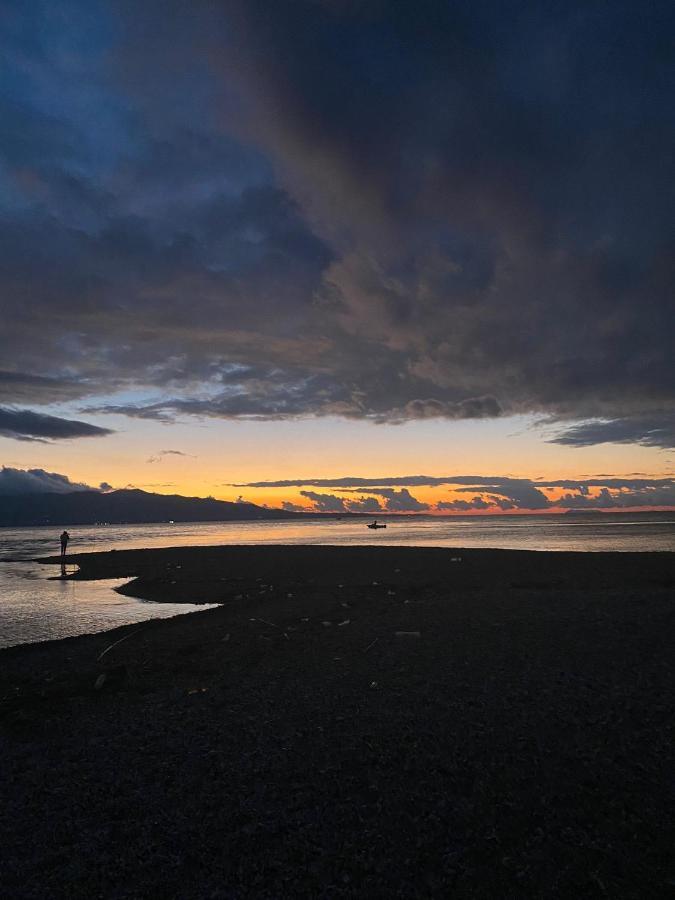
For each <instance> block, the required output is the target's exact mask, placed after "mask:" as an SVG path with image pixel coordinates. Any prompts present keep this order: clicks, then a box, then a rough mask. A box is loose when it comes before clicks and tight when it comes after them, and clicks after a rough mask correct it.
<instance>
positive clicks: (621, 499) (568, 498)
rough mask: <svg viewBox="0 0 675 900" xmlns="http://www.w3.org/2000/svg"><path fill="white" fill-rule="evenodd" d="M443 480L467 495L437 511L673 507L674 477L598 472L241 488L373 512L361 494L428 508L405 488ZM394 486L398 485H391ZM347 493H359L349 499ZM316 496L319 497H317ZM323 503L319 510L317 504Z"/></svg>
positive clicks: (397, 505) (398, 507)
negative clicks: (291, 493) (291, 491)
mask: <svg viewBox="0 0 675 900" xmlns="http://www.w3.org/2000/svg"><path fill="white" fill-rule="evenodd" d="M442 485H447V486H448V487H450V488H452V490H453V492H454V493H455V494H471V495H472V496H471V499H464V498H463V497H461V498H460V497H456V496H455V497H453V498H452V499H450V500H441V501H439V502H438V503H437V504H436V506H435V509H437V510H439V511H455V512H461V511H469V510H486V509H490V508H492V509H500V510H502V511H509V510H537V511H541V510H546V509H558V508H561V507H562V508H563V509H623V508H626V509H629V508H634V507H641V506H675V478H670V477H669V478H638V477H625V478H610V477H606V476H599V477H594V478H586V479H577V480H574V479H568V478H559V479H550V480H543V479H542V480H539V481H533V480H531V479H528V478H508V477H504V476H486V475H449V476H428V475H408V476H405V475H401V476H398V477H395V478H387V477H382V478H361V477H348V476H345V477H342V478H318V479H311V478H308V479H305V480H303V479H297V480H284V481H269V482H264V481H263V482H251V483H250V484H247V485H238V486H240V487H251V488H261V487H262V488H266V487H303V486H305V487H307V486H312V487H319V488H321V487H324V488H326V487H331V488H333V489H337V490H338V491H339V492H340V493H341V494H346V495H347V496H346V497H340V496H337V495H334V494H320V493H316V492H314V491H308V490H303V491H300V493H301V494H302V495H303V496H306V497H308V498H309V499H311V500H312V501H313V502H317V503H319V504H320V505H319V506H318V507H317V508H320V509H322V511H331V512H336V511H343V510H344V509H349V510H352V511H354V512H357V511H364V512H377V511H379V510H381V507H379V504H378V506H374V505H370V506H366V505H364V500H365V499H366V498H364V496H363V495H364V494H365V495H371V496H372V497H373V498H375V497H382V498H384V500H385V506H384V509H386V510H387V511H388V512H423V511H425V510H429V509H430V507H429V505H428V504H426V503H423V502H421V501H419V500H417V498H415V497H414V496H413V495H411V494H410V491H409V490H408V488H409V487H438V486H442ZM395 487H399V488H400V489H399V490H396V489H395ZM350 494H360V495H361V497H360V499H359V500H358V501H357V500H352V499H351V498H350V497H349V495H350ZM317 498H322V499H321V500H320V501H319V500H318V499H317ZM324 502H325V503H327V504H328V506H327V507H326V508H325V509H324V508H323V506H322V505H321V504H323V503H324Z"/></svg>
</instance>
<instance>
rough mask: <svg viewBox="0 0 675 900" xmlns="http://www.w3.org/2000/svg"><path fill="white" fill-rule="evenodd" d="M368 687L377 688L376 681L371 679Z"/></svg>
mask: <svg viewBox="0 0 675 900" xmlns="http://www.w3.org/2000/svg"><path fill="white" fill-rule="evenodd" d="M368 687H370V688H371V689H372V690H375V689H376V688H377V682H376V681H371V682H370V684H369V685H368Z"/></svg>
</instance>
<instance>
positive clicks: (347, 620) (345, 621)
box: [338, 619, 351, 627]
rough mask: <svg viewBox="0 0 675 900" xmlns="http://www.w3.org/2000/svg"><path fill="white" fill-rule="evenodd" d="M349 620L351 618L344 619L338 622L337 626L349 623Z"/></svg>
mask: <svg viewBox="0 0 675 900" xmlns="http://www.w3.org/2000/svg"><path fill="white" fill-rule="evenodd" d="M350 622H351V619H345V620H344V622H338V627H339V626H340V625H349V623H350Z"/></svg>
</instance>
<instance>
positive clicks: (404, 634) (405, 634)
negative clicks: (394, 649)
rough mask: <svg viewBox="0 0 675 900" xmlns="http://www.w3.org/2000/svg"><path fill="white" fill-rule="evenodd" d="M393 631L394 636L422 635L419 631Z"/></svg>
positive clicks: (412, 636)
mask: <svg viewBox="0 0 675 900" xmlns="http://www.w3.org/2000/svg"><path fill="white" fill-rule="evenodd" d="M394 633H395V635H396V637H404V638H418V637H422V634H421V632H419V631H396V632H394Z"/></svg>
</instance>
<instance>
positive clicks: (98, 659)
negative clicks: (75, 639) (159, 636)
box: [96, 628, 145, 662]
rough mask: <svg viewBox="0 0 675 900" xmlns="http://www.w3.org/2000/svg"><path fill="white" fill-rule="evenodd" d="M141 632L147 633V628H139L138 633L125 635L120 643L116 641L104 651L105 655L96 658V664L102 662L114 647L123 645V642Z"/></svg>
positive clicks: (133, 632)
mask: <svg viewBox="0 0 675 900" xmlns="http://www.w3.org/2000/svg"><path fill="white" fill-rule="evenodd" d="M141 631H145V628H137V629H136V631H132V632H131V634H125V635H124V637H121V638H120V639H119V640H118V641H115V642H114V643H113V644H111V645H110V646H109V647H106V648H105V650H104V651H103V653H101V654H100V655H99V656H98V657H97V658H96V662H101V660H102V659H103V657H104V656H105V655H106V653H108V652H109V651H110V650H112V648H113V647H116V646H117V645H118V644H121V643H122V641H127V640H129V638H130V637H133V636H134V635H135V634H139V633H140V632H141Z"/></svg>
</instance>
